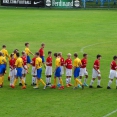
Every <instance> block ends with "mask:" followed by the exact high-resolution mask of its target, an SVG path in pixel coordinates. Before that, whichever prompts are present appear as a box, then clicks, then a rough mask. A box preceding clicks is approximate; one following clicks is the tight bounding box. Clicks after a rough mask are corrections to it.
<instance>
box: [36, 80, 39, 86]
mask: <svg viewBox="0 0 117 117" xmlns="http://www.w3.org/2000/svg"><path fill="white" fill-rule="evenodd" d="M36 86H37V87H39V80H38V79H37V80H36Z"/></svg>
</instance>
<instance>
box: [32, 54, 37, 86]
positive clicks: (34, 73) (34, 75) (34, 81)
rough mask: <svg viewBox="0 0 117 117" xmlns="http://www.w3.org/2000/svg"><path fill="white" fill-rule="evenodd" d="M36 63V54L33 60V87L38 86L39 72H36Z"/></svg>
mask: <svg viewBox="0 0 117 117" xmlns="http://www.w3.org/2000/svg"><path fill="white" fill-rule="evenodd" d="M35 61H36V53H35V56H34V58H33V59H32V62H31V64H32V84H31V85H32V86H34V85H36V78H37V71H35Z"/></svg>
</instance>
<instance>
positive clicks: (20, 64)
mask: <svg viewBox="0 0 117 117" xmlns="http://www.w3.org/2000/svg"><path fill="white" fill-rule="evenodd" d="M16 56H17V60H16V62H15V67H16V70H17V74H16V78H15V80H14V82H13V85H11V88H15V85H16V82H17V80H18V77H19V78H20V80H21V82H22V89H26V86H25V82H24V79H23V77H22V67H24V64H23V60H22V58H21V57H20V54H19V53H16ZM24 69H26V68H25V67H24Z"/></svg>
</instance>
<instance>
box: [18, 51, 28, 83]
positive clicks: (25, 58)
mask: <svg viewBox="0 0 117 117" xmlns="http://www.w3.org/2000/svg"><path fill="white" fill-rule="evenodd" d="M21 58H22V60H23V64H24V66H23V68H22V77H23V80H24V82H25V84H26V74H27V70H28V66H27V55H26V53H25V52H24V51H23V52H22V57H21ZM19 85H22V83H21V82H20V84H19Z"/></svg>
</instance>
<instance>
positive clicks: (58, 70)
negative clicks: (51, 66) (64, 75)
mask: <svg viewBox="0 0 117 117" xmlns="http://www.w3.org/2000/svg"><path fill="white" fill-rule="evenodd" d="M55 77H58V78H60V77H61V68H60V67H58V68H57V69H56V71H55Z"/></svg>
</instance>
